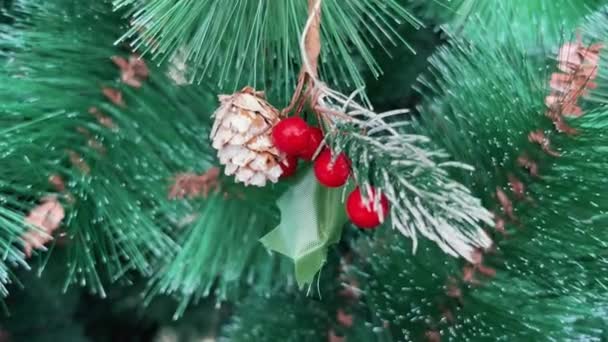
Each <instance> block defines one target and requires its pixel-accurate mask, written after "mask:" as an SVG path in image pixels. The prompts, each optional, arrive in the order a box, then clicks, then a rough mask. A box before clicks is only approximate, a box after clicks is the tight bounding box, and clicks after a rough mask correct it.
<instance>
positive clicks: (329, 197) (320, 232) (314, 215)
mask: <svg viewBox="0 0 608 342" xmlns="http://www.w3.org/2000/svg"><path fill="white" fill-rule="evenodd" d="M343 191H344V189H343V188H334V189H330V188H325V187H321V186H320V185H319V184H318V183H317V182H316V180H315V177H314V175H313V172H312V171H309V172H308V173H306V175H304V176H302V178H301V179H300V180H299V181H298V182H297V183H296V184H295V185H294V186H293V187H292V188H290V189H289V190H287V192H285V194H283V195H282V196H281V198H280V199H279V200H278V203H277V205H278V207H279V209H280V210H281V222H280V223H279V225H278V226H277V227H276V228H275V229H274V230H272V231H271V232H270V233H268V234H267V235H266V236H264V237H263V238H261V239H260V241H261V242H262V243H263V244H264V246H266V248H268V249H270V250H272V251H275V252H278V253H281V254H283V255H286V256H287V257H289V258H291V259H293V262H294V264H295V273H296V281H297V282H298V285H299V286H300V287H302V286H304V285H305V284H307V283H308V284H309V283H312V280H313V279H314V277H315V275H316V274H317V273H318V272H319V270H320V269H321V267H322V266H323V264H324V263H325V259H326V256H327V249H328V247H329V245H331V244H335V243H337V242H338V241H339V240H340V236H341V235H342V226H344V224H345V223H346V220H347V218H346V212H345V210H344V205H343V203H342V192H343Z"/></svg>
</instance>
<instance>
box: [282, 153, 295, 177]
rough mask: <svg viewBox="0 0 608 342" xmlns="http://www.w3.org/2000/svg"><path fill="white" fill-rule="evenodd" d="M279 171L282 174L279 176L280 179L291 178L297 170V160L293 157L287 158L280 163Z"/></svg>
mask: <svg viewBox="0 0 608 342" xmlns="http://www.w3.org/2000/svg"><path fill="white" fill-rule="evenodd" d="M281 169H282V170H283V174H281V178H287V177H291V176H293V175H294V174H295V173H296V170H297V169H298V158H297V157H295V156H287V157H285V159H283V161H282V162H281Z"/></svg>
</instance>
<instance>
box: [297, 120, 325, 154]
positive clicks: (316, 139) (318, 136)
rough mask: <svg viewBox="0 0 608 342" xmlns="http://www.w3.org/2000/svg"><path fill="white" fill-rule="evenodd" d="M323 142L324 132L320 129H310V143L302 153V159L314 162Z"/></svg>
mask: <svg viewBox="0 0 608 342" xmlns="http://www.w3.org/2000/svg"><path fill="white" fill-rule="evenodd" d="M321 142H323V131H321V129H320V128H318V127H310V128H309V129H308V142H307V145H306V148H305V149H304V151H302V153H300V157H301V158H302V159H304V160H308V161H310V160H312V158H313V157H314V155H315V152H317V149H318V148H319V145H321Z"/></svg>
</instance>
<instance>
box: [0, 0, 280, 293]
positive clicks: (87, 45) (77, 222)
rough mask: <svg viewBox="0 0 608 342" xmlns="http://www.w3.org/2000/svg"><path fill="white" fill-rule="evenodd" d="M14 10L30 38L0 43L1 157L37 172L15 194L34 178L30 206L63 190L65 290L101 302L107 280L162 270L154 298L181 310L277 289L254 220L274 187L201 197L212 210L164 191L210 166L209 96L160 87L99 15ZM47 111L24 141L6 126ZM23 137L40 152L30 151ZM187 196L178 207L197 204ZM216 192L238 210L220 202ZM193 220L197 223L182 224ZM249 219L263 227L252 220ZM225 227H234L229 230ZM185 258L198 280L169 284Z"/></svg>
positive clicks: (59, 9) (77, 6)
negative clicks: (204, 299)
mask: <svg viewBox="0 0 608 342" xmlns="http://www.w3.org/2000/svg"><path fill="white" fill-rule="evenodd" d="M25 8H27V9H28V16H29V17H30V18H32V20H31V21H32V23H33V24H31V25H33V26H31V27H30V26H28V25H29V24H28V25H25V24H22V25H20V26H18V27H19V29H13V30H11V31H10V34H11V37H14V39H11V40H7V41H5V42H6V47H7V49H6V50H5V51H7V53H6V55H7V57H9V58H10V60H11V63H10V64H8V65H7V66H6V71H7V72H6V74H3V76H0V77H3V79H2V83H1V84H2V86H0V92H1V93H2V95H3V100H4V99H7V102H6V105H5V106H4V107H3V108H2V111H3V112H6V113H10V114H11V116H10V117H11V118H12V120H14V121H15V123H13V122H11V123H10V125H7V127H10V128H9V129H10V130H11V133H12V134H11V135H10V136H7V140H6V141H7V144H6V147H7V148H9V150H10V149H11V148H12V149H15V148H16V146H23V149H22V150H20V151H19V154H16V155H21V156H23V155H25V156H31V157H32V160H33V161H30V163H31V164H33V165H35V167H31V166H30V167H29V168H28V173H27V174H26V175H24V176H23V177H24V179H25V180H27V181H24V184H28V185H29V184H32V183H31V182H32V181H31V179H32V178H29V177H34V176H35V177H37V178H35V179H40V183H41V184H42V185H33V186H31V188H29V189H30V190H29V191H27V192H26V193H27V195H28V196H29V198H32V200H31V201H32V202H35V201H36V200H37V199H39V198H41V197H42V196H43V195H44V193H41V192H42V190H41V189H51V190H52V191H56V190H53V189H52V185H51V184H48V177H49V176H50V175H54V174H57V175H60V176H61V178H62V179H63V180H64V181H65V188H66V189H65V190H64V191H63V192H61V198H62V199H63V202H62V203H63V204H64V206H65V207H66V212H67V217H66V219H65V220H64V227H63V228H62V234H64V235H65V236H66V237H67V243H66V245H65V246H63V247H62V248H66V249H67V256H66V258H67V260H65V262H66V264H67V265H68V275H67V279H66V286H68V285H70V284H85V283H86V284H87V285H89V286H90V287H91V288H92V289H94V290H96V291H97V292H100V293H102V294H103V291H104V288H103V283H105V280H107V279H110V280H115V279H119V278H123V277H124V276H128V274H129V272H130V271H131V270H137V271H140V272H142V273H143V274H144V275H146V276H152V275H154V274H156V273H157V272H158V271H159V269H160V270H162V272H163V274H159V275H158V276H157V277H156V278H155V279H154V280H153V281H154V283H153V286H156V284H162V286H160V287H159V288H154V287H153V288H154V290H151V291H150V293H151V294H157V293H158V292H163V293H168V292H170V293H172V294H175V295H177V296H184V297H183V298H180V300H181V303H183V304H187V303H188V302H189V301H190V300H191V299H195V297H196V296H198V295H202V294H205V295H206V294H208V293H209V289H210V288H212V287H213V286H215V284H216V281H217V279H218V278H220V280H219V282H217V284H218V286H219V288H218V290H217V294H218V295H219V296H228V295H229V294H230V295H232V294H233V293H236V290H235V289H237V288H239V287H240V285H239V284H243V283H246V282H247V281H246V280H247V279H245V278H249V281H250V282H255V284H254V285H253V286H254V287H257V288H258V289H259V290H260V291H262V292H264V291H269V290H270V289H272V288H274V287H275V286H277V285H276V283H275V282H273V281H271V279H273V276H274V275H275V274H281V272H282V271H281V269H280V268H277V267H275V265H276V262H275V260H276V259H275V258H274V257H271V256H268V255H266V253H265V252H264V251H263V250H262V249H261V246H259V244H258V243H257V239H258V238H259V237H261V236H262V235H263V233H264V232H265V231H266V230H267V229H268V228H269V227H268V221H267V220H274V219H275V216H274V215H271V214H269V216H268V218H267V219H266V218H261V214H259V213H260V212H261V211H260V210H261V209H260V208H265V210H268V203H273V201H274V199H273V198H274V197H276V194H277V193H278V192H280V191H281V189H280V188H277V189H275V190H276V191H274V190H272V191H266V192H265V193H261V192H252V191H249V190H245V189H243V188H242V187H239V186H236V185H234V184H231V183H230V182H227V181H225V180H222V179H220V180H219V183H220V184H221V185H222V188H221V192H219V193H215V190H214V189H212V190H213V191H210V192H211V193H209V192H208V193H207V194H208V195H210V196H211V195H213V197H209V198H208V199H205V198H202V199H201V198H197V199H189V198H184V199H181V200H179V199H178V198H174V197H180V195H179V193H180V192H177V193H174V192H173V190H175V189H172V184H171V183H172V182H173V181H174V180H175V177H177V176H179V175H180V174H184V173H186V174H197V173H200V172H203V171H205V170H208V169H210V168H212V166H213V165H215V164H216V163H217V161H216V160H215V158H214V157H213V155H214V151H213V150H212V148H211V146H210V143H209V141H208V140H207V137H208V136H209V131H210V127H211V119H210V115H211V113H212V112H213V110H214V109H215V106H216V103H215V99H214V98H213V96H212V94H214V93H215V91H211V90H209V88H208V87H207V86H205V85H200V86H178V85H176V84H175V83H173V80H172V79H171V78H170V77H171V75H169V76H167V75H163V74H162V71H161V70H160V69H159V68H156V67H154V66H152V65H150V64H149V63H148V64H147V65H146V63H145V60H144V61H143V62H142V61H141V60H138V59H137V58H136V57H134V56H133V55H129V54H128V53H129V52H128V49H127V50H125V49H121V48H117V47H114V46H113V45H112V42H113V41H114V40H115V39H116V38H117V36H118V34H119V31H120V29H121V23H122V21H121V20H120V16H119V15H116V14H112V13H111V9H110V8H109V7H108V4H107V3H104V2H101V3H99V2H96V3H95V4H94V5H92V4H91V3H87V2H82V3H74V2H72V1H68V0H66V1H65V2H53V3H44V4H33V3H29V4H27V6H26V7H25ZM66 13H70V15H65V14H66ZM74 13H78V15H73V14H74ZM40 27H45V29H44V30H40ZM58 32H61V34H59V33H58ZM66 70H69V72H66ZM5 80H6V82H5ZM9 84H10V87H3V86H4V85H9ZM5 95H6V97H5ZM32 99H33V100H32ZM53 109H56V110H57V113H58V114H56V116H54V117H52V118H50V119H49V120H47V121H45V122H44V123H43V124H41V125H39V126H35V127H36V128H35V129H34V128H32V131H33V132H26V131H25V130H24V129H21V128H17V127H16V126H17V125H16V123H19V122H35V121H37V120H42V119H43V118H45V117H46V116H47V115H48V114H46V113H47V112H48V111H49V110H53ZM34 133H35V134H34ZM36 137H38V138H36ZM34 138H36V139H37V140H36V141H40V143H39V144H31V141H32V140H31V139H34ZM30 171H31V172H30ZM194 185H196V186H199V185H200V184H194ZM194 185H192V184H191V186H190V188H188V189H187V190H188V191H191V192H190V193H188V194H184V196H185V195H188V196H185V197H189V196H190V195H203V194H204V191H203V189H194V188H192V186H194ZM51 190H49V191H51ZM224 192H227V193H229V194H231V195H234V196H237V198H232V199H230V200H228V201H226V200H225V199H224V197H223V196H224ZM240 196H244V197H245V198H246V200H241V198H240ZM269 196H270V197H269ZM18 200H19V201H22V199H18ZM236 203H238V205H237V204H236ZM198 211H201V212H204V213H205V215H204V219H205V221H201V220H195V222H194V224H193V223H192V222H190V223H188V222H185V221H184V220H185V219H186V218H188V217H190V216H191V215H192V214H193V213H197V212H198ZM21 213H22V215H24V214H25V213H27V209H23V211H22V212H21ZM254 213H255V214H254ZM254 215H260V218H259V219H258V220H254V221H252V217H253V216H254ZM225 217H233V218H234V220H233V221H231V222H230V223H228V224H227V223H226V221H225V220H223V219H224V218H225ZM201 219H202V218H201ZM243 227H248V231H247V234H246V236H249V238H248V239H247V245H246V246H243V244H242V240H241V239H242V236H244V235H243ZM201 238H202V239H204V240H201ZM176 241H177V242H179V243H180V244H183V246H182V245H180V244H178V243H176ZM203 245H206V246H208V247H209V248H208V249H203V248H202V247H201V246H203ZM211 247H218V248H220V250H221V251H223V252H226V253H225V254H223V255H222V256H220V255H218V253H210V252H209V251H211V250H217V249H212V248H211ZM52 248H54V246H53V247H51V249H52ZM192 255H196V256H198V257H200V259H197V260H199V261H200V262H201V265H202V266H201V268H187V271H188V273H187V274H177V273H175V272H176V270H178V269H180V267H182V264H181V263H180V261H181V260H184V259H183V258H184V257H189V256H192ZM252 260H255V261H256V262H248V261H252ZM43 264H44V263H43ZM167 274H170V275H172V276H175V278H167V277H166V275H167ZM166 282H168V283H169V285H167V283H166ZM175 284H179V285H175ZM161 290H162V291H161Z"/></svg>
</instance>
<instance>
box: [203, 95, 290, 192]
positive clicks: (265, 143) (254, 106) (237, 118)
mask: <svg viewBox="0 0 608 342" xmlns="http://www.w3.org/2000/svg"><path fill="white" fill-rule="evenodd" d="M219 99H220V102H221V105H220V107H219V108H218V109H217V110H216V111H215V113H214V114H213V116H214V118H215V122H214V123H213V128H212V129H211V135H210V136H211V139H212V140H213V148H215V149H217V151H218V152H217V156H218V158H219V160H220V163H221V164H222V165H225V168H224V173H225V174H226V175H228V176H230V175H235V178H236V180H237V181H239V182H243V183H245V185H255V186H264V185H266V182H267V181H270V182H272V183H276V182H277V181H278V180H279V177H280V176H281V174H282V173H283V171H282V169H281V165H280V164H281V161H282V160H283V156H281V154H280V152H279V150H278V149H277V148H276V147H275V145H274V144H273V141H272V137H271V132H272V127H273V126H274V125H276V124H277V123H279V112H278V111H277V110H276V109H275V108H274V107H272V106H271V105H270V104H269V103H268V102H266V101H265V100H264V98H263V93H261V92H256V91H255V90H254V89H253V88H249V87H247V88H244V89H243V90H241V91H240V92H237V93H235V94H232V95H220V97H219Z"/></svg>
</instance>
